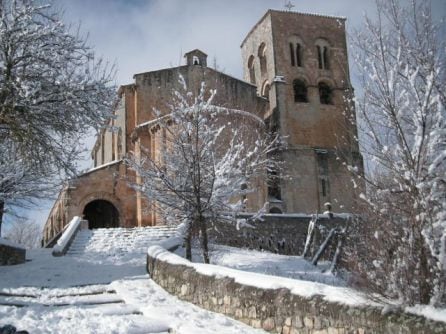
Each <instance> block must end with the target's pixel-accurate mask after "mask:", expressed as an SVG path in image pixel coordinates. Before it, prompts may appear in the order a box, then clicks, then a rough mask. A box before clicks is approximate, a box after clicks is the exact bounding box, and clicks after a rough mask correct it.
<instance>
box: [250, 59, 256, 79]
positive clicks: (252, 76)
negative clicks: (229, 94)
mask: <svg viewBox="0 0 446 334" xmlns="http://www.w3.org/2000/svg"><path fill="white" fill-rule="evenodd" d="M254 60H255V57H254V56H253V55H251V56H250V57H249V59H248V70H249V81H250V82H251V83H252V84H255V83H256V72H255V69H254Z"/></svg>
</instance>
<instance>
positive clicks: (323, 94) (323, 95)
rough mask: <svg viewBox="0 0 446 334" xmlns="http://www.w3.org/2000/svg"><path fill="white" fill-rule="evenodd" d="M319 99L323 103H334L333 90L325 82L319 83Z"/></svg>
mask: <svg viewBox="0 0 446 334" xmlns="http://www.w3.org/2000/svg"><path fill="white" fill-rule="evenodd" d="M319 99H320V101H321V104H332V91H331V88H330V86H329V85H327V84H326V83H325V82H320V83H319Z"/></svg>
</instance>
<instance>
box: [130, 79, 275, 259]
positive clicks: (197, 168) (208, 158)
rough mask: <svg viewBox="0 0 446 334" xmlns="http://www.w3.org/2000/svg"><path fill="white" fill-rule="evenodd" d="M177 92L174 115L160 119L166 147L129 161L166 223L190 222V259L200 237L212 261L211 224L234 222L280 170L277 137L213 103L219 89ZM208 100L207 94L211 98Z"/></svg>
mask: <svg viewBox="0 0 446 334" xmlns="http://www.w3.org/2000/svg"><path fill="white" fill-rule="evenodd" d="M180 81H181V84H182V87H183V89H184V92H181V93H178V92H177V93H176V96H175V101H174V103H172V107H171V110H170V113H169V114H168V115H164V116H161V115H160V117H159V118H158V121H157V123H156V124H157V126H159V129H158V131H159V133H161V134H163V147H162V148H161V149H160V150H158V151H157V152H158V154H154V152H150V151H149V150H148V148H146V149H142V150H141V156H135V157H133V158H132V159H129V160H128V161H127V162H128V164H129V165H130V167H131V168H133V169H134V170H135V171H136V172H137V173H138V175H139V176H140V178H141V183H140V184H139V185H138V186H137V188H138V189H139V190H140V191H141V192H142V193H143V194H144V195H145V196H146V197H147V199H148V200H150V201H151V204H152V206H153V208H154V209H155V210H157V212H158V214H159V215H161V216H162V217H163V218H164V219H165V220H166V221H175V222H178V221H180V222H185V223H186V227H187V228H186V235H185V240H186V257H187V258H188V259H191V239H192V238H193V237H194V236H196V235H198V234H199V235H200V237H201V247H202V250H203V258H204V261H205V262H206V263H209V252H208V234H207V229H208V228H209V226H210V223H211V222H212V223H215V222H218V221H220V220H228V219H233V216H232V215H231V214H228V212H234V210H240V208H241V207H242V206H243V204H244V203H243V201H244V199H245V197H246V195H247V194H249V193H250V192H252V191H254V189H256V187H257V186H258V182H259V180H258V178H259V177H260V178H262V180H265V178H266V177H267V174H268V173H267V172H268V170H271V169H273V168H277V167H276V166H277V162H276V161H275V160H274V159H273V158H272V156H271V154H272V153H273V152H274V150H275V149H276V148H277V144H278V139H277V137H271V136H268V135H267V132H266V128H265V124H264V123H263V120H262V119H260V118H258V117H257V116H255V115H253V114H250V113H247V112H244V111H238V110H230V109H226V108H220V107H216V106H214V105H212V101H213V97H214V94H215V91H211V92H207V91H206V88H205V85H204V84H202V87H201V91H200V94H199V95H198V96H194V95H193V94H192V93H188V92H187V89H186V85H185V83H184V81H183V80H182V79H181V80H180ZM209 95H210V97H209V98H207V96H209Z"/></svg>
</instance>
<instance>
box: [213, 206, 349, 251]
mask: <svg viewBox="0 0 446 334" xmlns="http://www.w3.org/2000/svg"><path fill="white" fill-rule="evenodd" d="M248 217H250V216H249V215H245V216H243V215H242V214H241V215H240V218H248ZM310 220H311V216H297V215H296V216H292V215H280V214H277V215H274V214H267V215H265V216H264V217H263V221H260V220H257V221H253V222H249V224H250V225H252V226H253V228H249V227H242V228H241V229H239V230H238V229H237V226H236V225H235V224H233V223H228V224H218V225H216V226H214V228H213V229H211V231H210V238H211V239H212V240H213V242H216V243H218V244H222V245H227V246H233V247H244V248H250V249H256V250H266V251H270V252H273V253H278V254H285V255H302V252H303V250H304V247H305V239H306V236H307V231H308V224H309V222H310ZM346 222H347V219H346V218H341V217H336V216H335V217H334V218H331V219H330V218H328V216H322V217H319V218H318V222H317V229H316V231H315V232H316V233H315V235H314V238H315V242H314V244H313V246H314V245H320V244H321V243H322V241H323V239H324V238H325V237H326V235H327V234H328V232H329V231H330V230H331V229H332V228H333V227H340V226H343V225H344V224H345V223H346ZM316 250H317V249H310V254H309V255H310V257H311V255H312V254H314V252H315V251H316ZM330 251H333V250H329V251H328V253H330Z"/></svg>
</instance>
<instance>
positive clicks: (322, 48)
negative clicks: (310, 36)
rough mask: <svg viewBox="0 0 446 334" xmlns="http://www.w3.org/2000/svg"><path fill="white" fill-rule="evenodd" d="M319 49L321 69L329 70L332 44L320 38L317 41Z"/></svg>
mask: <svg viewBox="0 0 446 334" xmlns="http://www.w3.org/2000/svg"><path fill="white" fill-rule="evenodd" d="M316 50H317V60H318V65H319V69H321V70H329V69H330V59H329V58H330V55H329V53H330V45H329V44H328V42H327V41H326V40H324V39H318V40H317V41H316Z"/></svg>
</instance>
